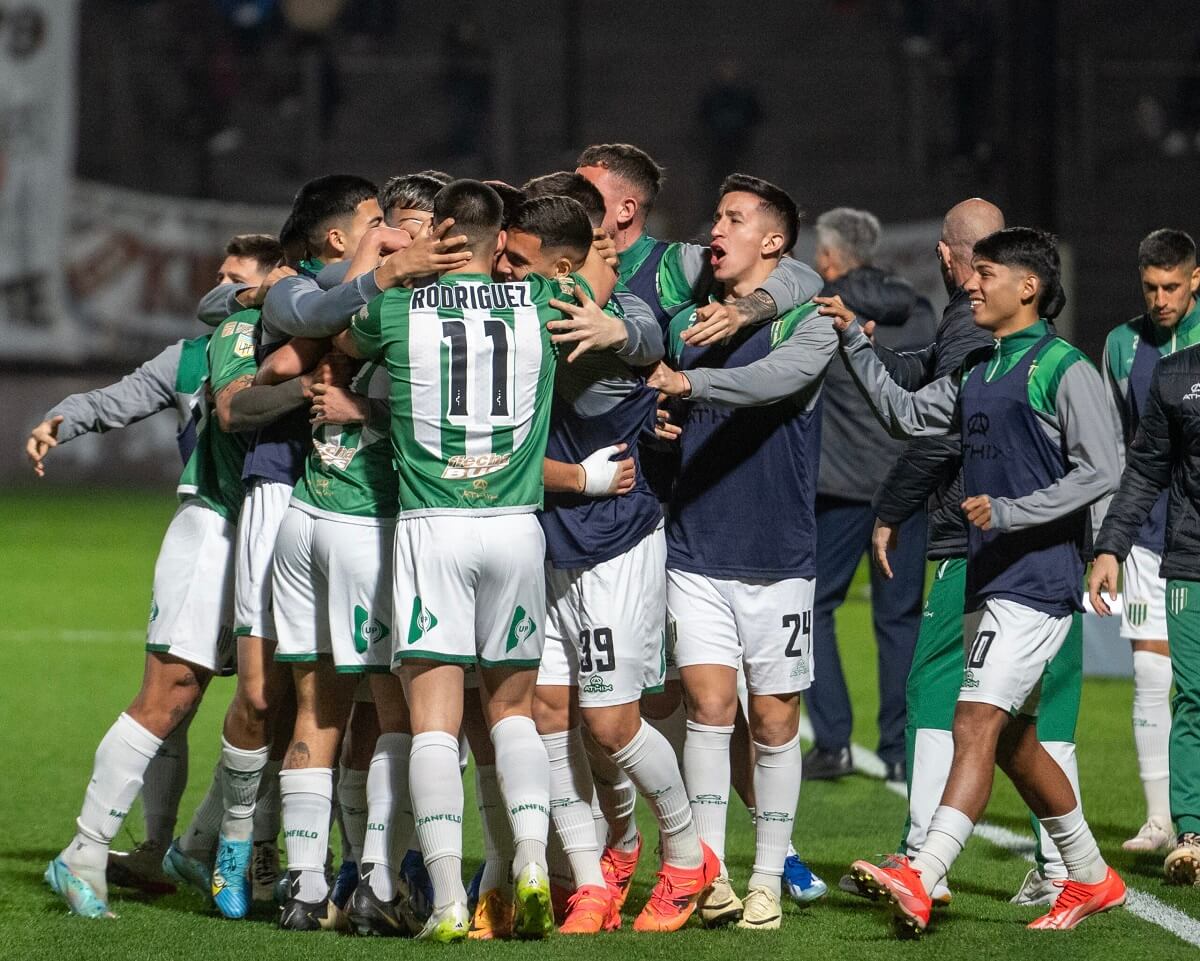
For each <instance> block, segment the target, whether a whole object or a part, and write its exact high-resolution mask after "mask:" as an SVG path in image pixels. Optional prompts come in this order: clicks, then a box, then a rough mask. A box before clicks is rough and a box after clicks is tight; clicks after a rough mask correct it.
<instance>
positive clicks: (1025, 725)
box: [822, 227, 1125, 935]
mask: <svg viewBox="0 0 1200 961" xmlns="http://www.w3.org/2000/svg"><path fill="white" fill-rule="evenodd" d="M972 263H973V266H974V272H973V273H972V275H971V277H970V278H969V279H968V280H967V282H966V284H965V288H966V291H967V293H968V295H969V297H970V303H971V310H972V312H973V314H974V316H975V322H976V323H977V324H978V325H979V326H981V327H983V328H984V329H986V330H988V331H990V332H991V333H992V335H993V336H994V337H995V338H996V343H995V347H994V348H993V349H992V350H991V351H988V352H978V353H976V354H972V355H971V356H970V357H969V358H968V359H967V361H966V362H965V363H964V365H963V367H962V369H961V372H960V373H959V374H956V375H951V376H949V377H942V378H940V379H938V380H936V381H934V382H933V383H932V384H930V385H929V386H927V387H925V388H923V389H922V390H920V391H918V392H917V393H915V394H910V393H909V392H907V391H905V390H903V389H901V388H900V387H898V386H897V385H896V384H895V383H894V382H893V381H892V380H890V379H889V378H888V376H887V373H886V371H885V369H884V367H883V365H882V364H881V363H880V361H879V360H878V359H877V358H876V357H875V354H874V352H873V351H872V350H871V345H870V342H869V341H868V340H867V338H866V336H864V335H863V333H862V331H861V330H860V329H858V328H857V327H854V326H852V325H853V323H854V315H853V314H852V313H851V312H850V311H849V310H848V309H847V308H846V307H845V306H844V305H843V304H842V303H841V302H840V300H839V299H838V298H833V299H832V300H826V301H824V303H823V305H822V310H823V311H824V312H825V313H827V314H829V315H831V316H832V317H834V318H835V325H836V326H837V328H838V330H839V332H840V333H841V336H842V344H843V350H844V351H845V356H846V358H847V361H848V364H849V366H850V369H851V372H852V373H853V374H854V376H855V379H856V380H857V381H858V382H859V384H860V385H861V386H862V387H863V389H864V391H865V392H866V394H867V396H868V397H869V398H870V399H871V401H872V405H873V406H874V407H875V409H876V411H877V413H878V414H879V416H880V419H881V421H882V422H883V423H884V425H885V426H886V427H887V428H888V430H889V432H890V433H891V434H892V435H893V436H897V437H911V436H921V435H929V434H945V433H949V432H950V431H951V430H954V429H958V430H960V431H961V434H962V449H963V488H964V494H965V499H964V501H963V502H962V508H963V512H964V514H965V515H966V518H967V521H968V523H969V524H970V525H971V526H970V528H969V532H968V538H969V541H968V554H967V578H966V600H965V603H964V610H965V611H967V614H966V616H965V617H964V621H963V639H964V642H965V643H964V654H965V662H966V666H965V670H964V673H963V681H962V690H961V691H960V692H959V696H958V705H957V707H956V709H955V715H954V756H953V760H952V761H951V764H950V774H949V777H948V780H947V783H946V789H945V792H944V793H943V795H942V800H941V803H940V805H939V806H938V808H937V810H936V811H935V812H934V814H933V817H932V818H931V819H930V824H929V829H928V831H927V833H926V836H925V841H924V843H923V844H922V845H921V848H920V850H919V851H918V852H917V853H916V855H915V857H913V858H912V859H911V860H910V859H909V858H908V857H905V856H903V855H898V856H896V857H894V858H892V859H889V860H888V861H886V862H885V863H884V864H883V865H875V864H871V863H870V862H868V861H856V862H854V864H853V866H852V868H851V874H852V876H854V877H855V879H856V880H857V881H858V882H859V883H860V884H861V885H866V886H868V887H869V888H870V889H871V890H872V891H873V893H876V894H878V895H881V896H884V897H886V898H887V899H888V900H890V901H891V903H892V904H893V906H894V909H895V916H896V920H897V923H898V929H899V932H900V933H901V934H902V935H915V934H919V933H920V932H922V931H924V929H925V927H926V926H927V925H928V923H929V913H930V907H931V899H930V895H931V893H932V892H933V890H934V889H935V888H936V887H937V885H938V883H939V882H941V881H942V879H943V878H944V877H945V876H946V874H947V873H948V871H949V870H950V867H951V865H952V864H953V863H954V860H955V859H956V858H957V857H958V855H959V853H960V852H961V851H962V848H963V846H964V845H965V844H966V842H967V838H969V837H970V835H971V832H972V830H973V829H974V826H975V822H976V821H977V820H978V819H979V818H980V816H981V815H982V814H983V811H984V809H985V808H986V806H987V801H988V798H989V796H990V794H991V788H992V778H993V773H994V768H995V765H996V764H997V763H998V764H999V765H1000V767H1001V769H1003V770H1004V772H1005V773H1006V774H1008V776H1009V778H1010V779H1011V780H1012V781H1013V783H1014V785H1016V787H1017V789H1018V790H1019V791H1020V793H1021V795H1022V797H1023V798H1024V799H1025V801H1026V803H1028V804H1029V806H1030V808H1031V809H1032V810H1033V812H1034V814H1035V815H1036V816H1037V817H1038V819H1039V820H1040V821H1041V822H1042V825H1043V826H1044V827H1045V829H1046V831H1047V833H1048V834H1049V835H1050V837H1051V839H1052V840H1053V841H1054V843H1055V845H1056V846H1057V848H1058V850H1059V852H1060V853H1061V854H1062V858H1063V861H1064V863H1065V864H1066V868H1067V875H1068V876H1067V878H1066V879H1065V880H1062V881H1057V882H1055V883H1056V885H1058V886H1060V887H1061V891H1060V892H1059V895H1058V898H1057V900H1056V901H1055V904H1054V906H1053V907H1052V908H1051V909H1050V911H1049V913H1047V914H1046V915H1044V916H1043V917H1041V918H1038V919H1037V920H1035V921H1034V922H1032V923H1031V924H1030V927H1031V928H1034V929H1051V930H1062V929H1067V928H1073V927H1074V926H1075V925H1077V924H1078V923H1079V922H1080V921H1081V920H1083V918H1085V917H1087V916H1089V915H1091V914H1094V913H1096V912H1099V911H1105V910H1108V909H1109V908H1112V907H1115V906H1117V905H1120V904H1123V903H1124V901H1125V886H1124V884H1123V883H1122V881H1121V879H1120V877H1119V876H1118V875H1117V874H1116V872H1115V871H1113V870H1112V868H1110V867H1109V866H1108V865H1107V864H1106V863H1105V861H1104V858H1103V857H1102V856H1101V854H1100V849H1099V847H1098V846H1097V844H1096V841H1095V838H1094V837H1093V836H1092V832H1091V830H1090V828H1089V827H1088V825H1087V822H1086V821H1085V820H1084V817H1083V812H1082V810H1081V808H1080V804H1079V798H1078V795H1077V793H1076V791H1075V789H1074V787H1073V786H1072V785H1071V782H1070V780H1069V779H1068V778H1067V776H1066V774H1065V773H1064V772H1063V770H1062V768H1061V767H1059V765H1058V764H1057V763H1056V762H1055V761H1054V759H1053V758H1052V757H1051V756H1050V754H1049V753H1047V751H1046V750H1045V748H1044V747H1042V745H1041V744H1040V743H1039V741H1038V739H1037V729H1036V722H1037V713H1038V698H1039V694H1040V689H1041V686H1042V678H1043V674H1044V672H1045V669H1046V666H1047V664H1048V663H1049V662H1050V660H1051V659H1052V658H1053V657H1054V656H1055V655H1056V654H1057V653H1058V651H1059V650H1060V649H1061V648H1062V645H1063V642H1064V641H1065V639H1066V637H1067V634H1068V632H1069V631H1070V629H1071V623H1072V615H1073V614H1074V613H1075V612H1077V611H1079V609H1080V590H1079V585H1080V582H1081V580H1082V578H1083V560H1082V558H1081V556H1080V550H1081V548H1082V545H1083V539H1084V536H1085V531H1086V524H1087V515H1086V511H1087V509H1088V508H1089V506H1090V505H1091V504H1093V503H1095V502H1096V501H1097V500H1099V499H1100V498H1103V497H1105V496H1107V495H1108V494H1109V493H1110V492H1111V491H1112V489H1113V485H1114V483H1115V480H1116V478H1117V472H1118V466H1117V459H1116V458H1117V455H1116V452H1115V450H1114V449H1113V446H1112V443H1111V426H1110V425H1109V423H1108V416H1107V410H1106V408H1105V406H1104V404H1103V383H1102V381H1101V379H1100V377H1099V375H1098V373H1097V371H1096V369H1095V368H1094V367H1093V366H1092V365H1091V364H1090V363H1089V362H1088V361H1087V359H1086V358H1085V357H1084V355H1083V354H1082V353H1081V352H1080V351H1078V350H1076V349H1075V348H1074V347H1072V346H1071V345H1070V344H1068V343H1066V342H1065V341H1063V340H1061V339H1060V338H1058V337H1056V336H1055V335H1054V333H1053V332H1052V331H1051V329H1050V327H1049V325H1048V323H1047V320H1046V319H1045V318H1049V317H1054V316H1056V315H1057V314H1058V312H1059V310H1061V308H1062V305H1063V302H1064V300H1065V298H1064V296H1063V293H1062V287H1061V282H1060V279H1059V278H1060V266H1059V259H1058V251H1057V248H1056V247H1055V244H1054V240H1053V238H1052V237H1050V236H1049V235H1048V234H1045V233H1042V232H1040V231H1037V230H1032V229H1029V228H1026V227H1013V228H1006V229H1004V230H1000V231H997V232H996V233H993V234H990V235H989V236H987V237H985V238H984V239H983V240H981V241H979V242H978V243H976V245H975V248H974V256H973V261H972ZM822 300H824V298H822Z"/></svg>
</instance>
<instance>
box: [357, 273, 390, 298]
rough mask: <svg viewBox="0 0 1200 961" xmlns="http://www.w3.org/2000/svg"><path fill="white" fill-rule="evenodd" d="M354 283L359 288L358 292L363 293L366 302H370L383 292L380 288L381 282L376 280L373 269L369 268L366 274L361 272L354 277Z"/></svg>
mask: <svg viewBox="0 0 1200 961" xmlns="http://www.w3.org/2000/svg"><path fill="white" fill-rule="evenodd" d="M354 285H355V286H356V287H357V288H358V292H359V293H360V294H362V299H363V303H364V304H369V303H370V302H371V301H372V300H374V299H375V298H376V297H378V296H379V295H380V294H381V293H383V291H382V290H380V289H379V284H377V283H376V282H375V271H373V270H368V271H367V272H366V273H365V274H360V275H359V276H358V277H356V278H354Z"/></svg>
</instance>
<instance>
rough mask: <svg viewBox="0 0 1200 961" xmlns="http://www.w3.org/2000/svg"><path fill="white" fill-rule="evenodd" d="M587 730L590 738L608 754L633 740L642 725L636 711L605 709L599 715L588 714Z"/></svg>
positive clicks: (613, 752)
mask: <svg viewBox="0 0 1200 961" xmlns="http://www.w3.org/2000/svg"><path fill="white" fill-rule="evenodd" d="M587 725H588V732H589V733H590V734H591V735H592V739H593V740H594V741H595V742H596V743H597V744H599V745H600V746H601V747H602V748H604V750H605V751H606V752H607V753H609V754H616V753H617V751H619V750H621V749H622V748H623V747H625V745H627V744H628V743H629V742H630V741H632V740H633V738H634V736H635V735H636V734H637V732H638V730H639V729H640V728H641V726H642V719H641V716H640V715H639V714H638V713H637V712H636V711H613V710H610V711H605V712H603V713H602V714H600V716H595V712H592V713H591V714H590V715H588V718H587Z"/></svg>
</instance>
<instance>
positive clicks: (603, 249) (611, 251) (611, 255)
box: [592, 227, 620, 270]
mask: <svg viewBox="0 0 1200 961" xmlns="http://www.w3.org/2000/svg"><path fill="white" fill-rule="evenodd" d="M592 247H593V248H595V251H596V253H598V254H599V255H600V256H601V257H603V258H604V262H605V263H606V264H608V266H610V267H611V268H612V269H613V270H616V269H617V266H618V265H619V264H620V260H618V259H617V242H616V241H615V240H613V239H612V237H610V236H609V235H608V231H607V230H605V229H604V228H603V227H597V228H596V229H595V230H593V231H592Z"/></svg>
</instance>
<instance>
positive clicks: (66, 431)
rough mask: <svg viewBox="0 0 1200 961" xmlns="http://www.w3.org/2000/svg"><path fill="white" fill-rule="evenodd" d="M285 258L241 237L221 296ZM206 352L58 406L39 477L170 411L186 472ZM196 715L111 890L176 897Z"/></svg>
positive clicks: (163, 760)
mask: <svg viewBox="0 0 1200 961" xmlns="http://www.w3.org/2000/svg"><path fill="white" fill-rule="evenodd" d="M281 259H282V249H281V247H280V244H279V241H278V240H276V239H275V238H274V237H270V236H268V235H265V234H239V235H237V236H235V237H233V238H231V239H230V241H229V243H228V244H227V245H226V247H225V259H224V260H223V261H222V263H221V266H220V268H219V270H218V272H217V280H218V283H219V285H220V286H219V287H218V288H217V289H224V290H229V289H230V287H231V285H236V284H245V285H248V286H252V287H254V288H256V289H257V288H258V287H260V286H261V285H263V284H269V283H270V282H271V281H269V277H271V276H272V275H274V273H275V271H276V270H277V269H279V262H280V260H281ZM283 269H285V270H286V269H287V268H283ZM280 276H282V274H281V275H280ZM238 309H240V308H238ZM206 347H207V338H196V339H195V340H179V341H176V342H175V343H174V344H171V345H170V346H169V347H166V348H165V349H164V350H162V351H161V352H160V353H159V354H157V355H156V356H155V357H152V358H151V359H150V360H148V361H146V362H145V363H144V364H142V365H141V366H140V367H138V368H137V369H136V370H134V371H132V372H131V373H129V374H128V375H126V376H125V377H123V378H122V379H121V380H120V381H118V382H117V383H115V384H110V385H108V386H106V387H100V388H97V389H96V390H92V391H88V392H87V393H85V394H72V395H71V396H69V397H66V398H64V399H63V400H61V401H59V403H57V404H55V405H54V407H53V408H51V409H50V410H49V411H48V412H47V413H46V415H45V417H44V418H43V420H42V422H41V423H40V424H38V425H37V426H36V427H34V428H33V430H32V431H31V432H30V436H29V439H28V440H27V442H26V453H27V455H28V456H29V459H30V461H31V462H32V463H33V466H34V470H35V472H36V473H37V474H38V476H39V477H41V476H44V475H45V465H44V458H45V457H46V455H47V454H48V453H49V451H50V450H51V449H52V448H53V447H56V446H57V445H58V444H64V443H67V442H68V441H70V440H72V439H74V438H75V437H78V436H80V435H81V434H84V433H88V432H104V431H109V430H119V429H120V428H123V427H127V426H129V425H130V424H134V423H137V422H138V421H141V420H144V419H145V418H147V417H150V416H152V415H153V414H156V413H158V412H159V411H162V410H167V409H169V408H171V407H174V408H175V410H176V413H177V414H178V418H179V426H178V431H177V435H176V441H177V443H178V446H179V453H180V456H181V458H182V461H183V464H184V465H185V466H186V465H187V462H188V460H189V458H190V457H191V455H192V452H193V451H194V450H195V447H196V432H197V427H198V425H199V424H200V422H201V420H202V419H203V418H204V417H205V416H206V415H207V403H206V398H205V391H206V389H207V388H206V382H205V374H206V372H207V369H208V365H207V360H206V358H205V351H206ZM193 716H194V715H192V714H189V715H188V716H187V717H185V718H184V719H183V720H182V721H180V723H179V724H178V725H177V726H176V728H175V729H174V730H173V731H172V732H171V734H170V735H169V736H168V737H167V738H166V739H165V740H164V742H163V746H162V748H161V749H160V750H159V752H158V753H157V754H156V755H155V756H154V759H153V760H152V761H151V762H150V765H149V766H148V767H147V768H146V772H145V776H144V782H143V786H142V814H143V818H144V820H145V825H146V837H145V839H144V840H143V841H142V842H141V843H140V844H138V845H137V846H136V847H135V848H134V849H133V850H132V851H129V852H122V851H110V852H109V863H108V872H107V874H108V882H109V883H110V884H116V885H119V886H122V887H135V888H140V889H141V890H143V891H146V892H147V893H160V892H163V891H166V890H173V885H172V884H171V882H170V880H169V879H168V878H167V877H166V876H165V875H164V874H163V872H162V859H163V855H164V854H165V853H166V849H167V846H168V845H169V844H170V843H171V838H172V837H173V836H174V830H175V823H176V820H177V818H178V816H179V801H180V799H181V798H182V796H183V791H184V789H185V788H186V786H187V776H188V770H187V766H188V742H187V734H188V728H189V726H190V725H191V720H192V717H193Z"/></svg>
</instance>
